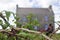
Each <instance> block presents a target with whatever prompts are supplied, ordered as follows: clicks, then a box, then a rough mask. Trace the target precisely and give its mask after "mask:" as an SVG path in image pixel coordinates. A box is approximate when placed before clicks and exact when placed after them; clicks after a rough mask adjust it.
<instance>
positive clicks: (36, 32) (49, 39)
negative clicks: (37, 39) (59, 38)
mask: <svg viewBox="0 0 60 40" xmlns="http://www.w3.org/2000/svg"><path fill="white" fill-rule="evenodd" d="M14 29H15V30H24V31H27V32H29V33H35V34H39V35H42V36H43V37H45V38H46V39H48V40H53V39H51V38H49V37H48V36H46V35H45V34H43V33H41V32H38V31H32V30H28V29H25V28H14Z"/></svg>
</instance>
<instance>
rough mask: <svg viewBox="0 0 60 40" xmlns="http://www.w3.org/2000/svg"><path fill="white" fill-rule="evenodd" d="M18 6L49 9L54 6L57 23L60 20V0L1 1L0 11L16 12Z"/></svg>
mask: <svg viewBox="0 0 60 40" xmlns="http://www.w3.org/2000/svg"><path fill="white" fill-rule="evenodd" d="M17 4H18V5H19V7H34V8H42V7H43V8H48V7H49V5H52V10H53V11H54V13H55V21H58V20H60V18H59V17H60V0H0V11H2V10H9V11H13V12H16V5H17ZM12 24H13V23H12Z"/></svg>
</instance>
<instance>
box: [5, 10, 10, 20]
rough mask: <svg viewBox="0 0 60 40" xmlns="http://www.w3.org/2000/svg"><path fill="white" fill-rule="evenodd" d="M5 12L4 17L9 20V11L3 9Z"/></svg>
mask: <svg viewBox="0 0 60 40" xmlns="http://www.w3.org/2000/svg"><path fill="white" fill-rule="evenodd" d="M5 14H6V18H7V20H9V17H10V15H11V12H9V11H5Z"/></svg>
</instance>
